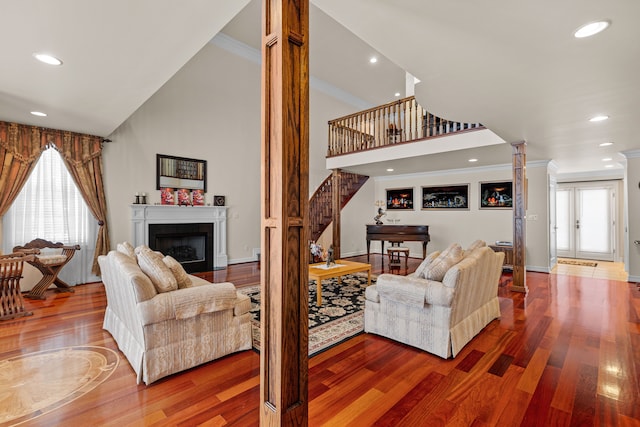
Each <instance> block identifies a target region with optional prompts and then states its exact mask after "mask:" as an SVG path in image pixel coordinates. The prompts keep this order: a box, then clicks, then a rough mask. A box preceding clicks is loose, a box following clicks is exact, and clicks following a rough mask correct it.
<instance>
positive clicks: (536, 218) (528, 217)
mask: <svg viewBox="0 0 640 427" xmlns="http://www.w3.org/2000/svg"><path fill="white" fill-rule="evenodd" d="M527 219H528V220H529V221H537V220H538V214H531V215H527Z"/></svg>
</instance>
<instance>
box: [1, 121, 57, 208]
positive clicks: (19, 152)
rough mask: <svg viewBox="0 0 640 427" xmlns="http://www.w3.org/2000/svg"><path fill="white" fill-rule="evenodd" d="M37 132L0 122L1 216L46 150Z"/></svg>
mask: <svg viewBox="0 0 640 427" xmlns="http://www.w3.org/2000/svg"><path fill="white" fill-rule="evenodd" d="M40 135H41V132H40V129H39V128H37V127H34V126H23V125H19V124H17V123H7V122H0V217H1V216H4V214H6V213H7V211H8V210H9V208H10V207H11V204H12V203H13V201H14V200H15V199H16V197H18V194H20V190H22V187H23V186H24V184H25V183H26V182H27V179H28V178H29V175H30V174H31V171H32V170H33V168H34V167H35V165H36V163H37V161H38V159H39V158H40V155H41V154H42V151H44V149H45V148H46V147H45V146H43V144H42V140H41V138H40Z"/></svg>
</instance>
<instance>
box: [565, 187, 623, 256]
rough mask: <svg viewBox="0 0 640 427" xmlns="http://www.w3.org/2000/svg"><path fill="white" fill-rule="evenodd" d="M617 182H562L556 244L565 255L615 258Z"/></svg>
mask: <svg viewBox="0 0 640 427" xmlns="http://www.w3.org/2000/svg"><path fill="white" fill-rule="evenodd" d="M613 199H614V185H613V184H611V183H605V184H602V183H580V184H559V185H558V189H557V190H556V198H555V202H556V206H555V207H556V227H557V228H556V245H557V254H558V256H559V257H563V258H584V259H597V260H603V261H613V258H614V257H613V255H614V224H613V218H614V217H615V215H614V212H615V211H614V208H615V205H614V200H613Z"/></svg>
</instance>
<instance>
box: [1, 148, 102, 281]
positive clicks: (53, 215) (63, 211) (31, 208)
mask: <svg viewBox="0 0 640 427" xmlns="http://www.w3.org/2000/svg"><path fill="white" fill-rule="evenodd" d="M38 237H39V238H42V239H45V240H50V241H52V242H62V243H65V244H74V245H75V244H78V245H80V248H81V250H80V251H79V252H78V253H76V255H75V256H74V258H73V259H72V260H71V261H70V262H69V264H67V265H66V266H65V267H64V269H63V270H62V272H61V273H60V278H61V279H62V280H64V281H65V282H67V283H69V284H70V285H74V284H78V283H87V282H90V281H96V280H99V279H98V278H97V277H95V276H92V275H91V264H92V262H93V254H94V252H95V243H96V237H97V221H96V220H95V218H94V217H93V215H92V214H91V212H90V211H89V209H88V207H87V205H86V203H85V202H84V199H83V198H82V195H81V194H80V191H79V190H78V188H77V187H76V185H75V183H74V182H73V179H72V178H71V175H70V174H69V172H68V170H67V168H66V166H65V165H64V163H63V161H62V158H61V157H60V154H59V153H58V151H57V150H55V149H52V148H50V149H48V150H45V151H44V152H43V153H42V155H41V156H40V159H39V160H38V163H37V165H36V167H35V168H34V170H33V172H32V173H31V176H30V177H29V179H28V181H27V183H26V184H25V186H24V188H23V189H22V191H21V192H20V194H19V195H18V197H17V198H16V200H15V201H14V202H13V205H12V206H11V208H10V209H9V211H8V212H7V214H6V215H5V216H4V218H3V249H4V252H5V253H10V252H12V250H13V247H14V246H21V245H24V244H25V243H27V242H30V241H31V240H33V239H35V238H38Z"/></svg>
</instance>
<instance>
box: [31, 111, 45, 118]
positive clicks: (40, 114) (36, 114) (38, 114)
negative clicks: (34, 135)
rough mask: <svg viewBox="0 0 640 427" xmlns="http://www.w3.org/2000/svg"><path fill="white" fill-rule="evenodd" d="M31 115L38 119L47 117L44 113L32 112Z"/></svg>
mask: <svg viewBox="0 0 640 427" xmlns="http://www.w3.org/2000/svg"><path fill="white" fill-rule="evenodd" d="M31 114H33V115H34V116H38V117H47V113H43V112H42V111H32V112H31Z"/></svg>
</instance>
